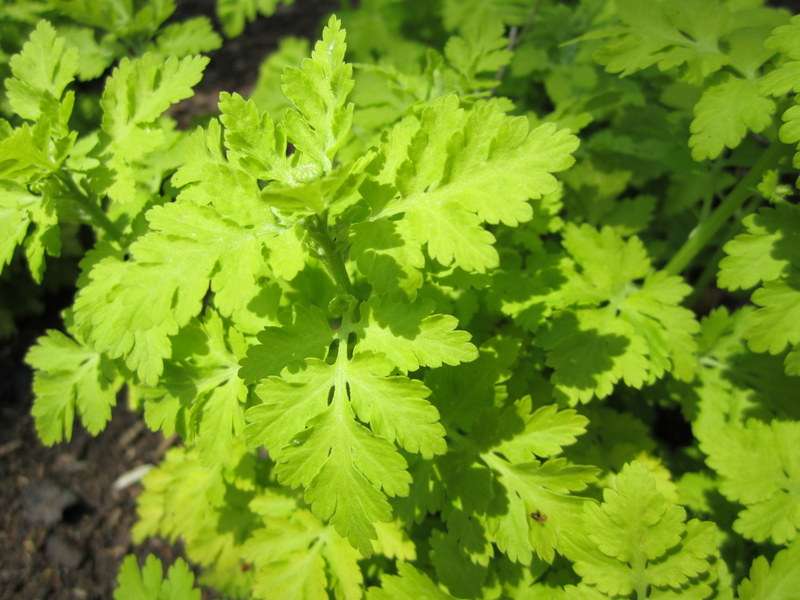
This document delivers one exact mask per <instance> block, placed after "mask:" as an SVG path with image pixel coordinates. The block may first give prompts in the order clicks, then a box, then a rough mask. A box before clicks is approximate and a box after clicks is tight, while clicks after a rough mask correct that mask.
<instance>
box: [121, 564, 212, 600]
mask: <svg viewBox="0 0 800 600" xmlns="http://www.w3.org/2000/svg"><path fill="white" fill-rule="evenodd" d="M114 600H200V590H199V589H198V588H195V587H194V573H192V572H191V571H190V570H189V567H188V566H187V564H186V563H185V562H184V561H183V559H181V558H178V559H177V560H176V561H175V562H174V563H173V565H172V566H171V567H170V568H169V571H168V572H167V577H166V579H164V571H163V568H162V566H161V561H160V560H159V559H158V558H156V557H155V556H153V555H152V554H148V555H147V559H146V561H145V564H144V567H142V569H141V571H140V570H139V565H138V563H137V561H136V557H135V556H134V555H133V554H129V555H128V556H126V557H125V560H124V561H123V562H122V567H121V569H120V572H119V576H118V577H117V588H116V589H115V590H114Z"/></svg>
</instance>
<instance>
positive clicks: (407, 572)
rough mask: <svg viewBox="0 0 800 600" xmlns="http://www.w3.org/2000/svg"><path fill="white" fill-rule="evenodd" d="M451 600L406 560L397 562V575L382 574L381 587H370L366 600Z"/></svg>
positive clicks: (451, 597)
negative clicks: (422, 599)
mask: <svg viewBox="0 0 800 600" xmlns="http://www.w3.org/2000/svg"><path fill="white" fill-rule="evenodd" d="M421 598H425V600H453V596H451V595H450V594H448V593H446V592H444V591H442V590H440V589H439V588H438V587H436V584H435V583H434V582H433V581H432V580H431V579H430V577H428V576H427V575H425V574H424V573H423V572H421V571H419V570H417V569H415V568H414V567H413V566H411V565H410V564H408V563H406V562H399V563H397V575H383V576H382V577H381V587H379V588H377V587H371V588H369V590H368V592H367V600H420V599H421Z"/></svg>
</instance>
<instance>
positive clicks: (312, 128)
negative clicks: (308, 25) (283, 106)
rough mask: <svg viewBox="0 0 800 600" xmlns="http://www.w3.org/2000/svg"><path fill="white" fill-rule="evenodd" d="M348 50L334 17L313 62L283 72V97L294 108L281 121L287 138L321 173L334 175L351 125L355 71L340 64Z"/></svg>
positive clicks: (344, 63)
mask: <svg viewBox="0 0 800 600" xmlns="http://www.w3.org/2000/svg"><path fill="white" fill-rule="evenodd" d="M346 47H347V46H346V44H345V32H344V30H343V29H342V28H341V22H340V21H339V20H338V19H336V17H333V16H332V17H331V18H330V20H329V21H328V25H327V26H326V27H325V29H324V30H323V32H322V39H321V40H320V41H318V42H317V43H316V45H315V46H314V51H313V52H312V53H311V58H310V59H309V58H307V59H305V60H303V62H302V63H301V65H300V68H294V67H287V68H286V69H285V70H284V72H283V93H284V94H286V97H287V98H288V99H289V100H291V101H292V102H293V103H294V106H295V108H291V109H289V110H287V111H286V112H285V113H284V115H283V122H282V124H283V127H284V128H285V130H286V135H287V136H288V138H289V140H290V141H291V142H292V144H294V146H295V147H296V148H297V149H298V150H299V151H300V152H301V153H303V154H305V155H306V156H308V157H309V158H311V159H312V160H314V161H315V162H316V164H317V165H319V166H320V167H321V168H322V171H323V172H325V173H328V172H330V171H331V170H332V169H333V159H334V156H335V155H336V152H337V151H338V150H339V148H340V147H341V146H342V145H343V144H344V142H345V140H346V138H347V135H348V133H349V132H350V125H351V124H352V121H353V105H352V104H347V96H348V95H349V94H350V91H351V90H352V89H353V67H352V66H351V65H350V64H348V63H346V62H345V61H344V53H345V49H346Z"/></svg>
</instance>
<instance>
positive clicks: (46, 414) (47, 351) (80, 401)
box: [25, 329, 122, 446]
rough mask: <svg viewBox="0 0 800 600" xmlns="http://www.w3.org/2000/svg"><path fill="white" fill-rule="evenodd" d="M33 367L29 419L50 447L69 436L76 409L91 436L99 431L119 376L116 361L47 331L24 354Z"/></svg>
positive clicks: (78, 341)
mask: <svg viewBox="0 0 800 600" xmlns="http://www.w3.org/2000/svg"><path fill="white" fill-rule="evenodd" d="M25 362H27V364H29V365H30V366H31V367H32V368H33V369H34V378H33V393H34V395H35V398H34V403H33V410H32V412H33V417H34V419H35V421H36V430H37V432H38V433H39V437H40V439H41V440H42V442H44V443H45V444H47V445H48V446H51V445H53V444H55V443H57V442H60V441H62V440H67V441H69V440H70V439H72V425H73V419H74V416H75V412H76V410H77V412H78V414H79V415H80V416H81V421H82V422H83V425H84V427H86V429H87V430H89V432H90V433H92V434H97V433H99V432H100V431H102V430H103V429H104V428H105V426H106V423H107V422H108V420H109V419H110V418H111V407H112V406H115V405H116V403H117V400H116V396H117V391H119V388H120V387H121V385H122V380H121V378H120V377H119V375H118V374H117V369H116V367H115V366H114V364H113V363H112V362H111V361H110V360H109V359H108V358H107V357H105V356H104V355H102V354H100V353H98V352H96V351H95V350H94V349H92V348H91V347H89V346H87V345H86V344H84V343H83V342H82V340H81V339H80V337H77V336H76V337H75V338H72V337H69V336H67V335H65V334H63V333H61V332H60V331H56V330H53V329H50V330H48V331H47V334H46V335H44V336H42V337H40V338H39V339H38V340H37V344H36V345H35V346H33V347H32V348H31V349H30V350H29V351H28V354H27V356H26V357H25Z"/></svg>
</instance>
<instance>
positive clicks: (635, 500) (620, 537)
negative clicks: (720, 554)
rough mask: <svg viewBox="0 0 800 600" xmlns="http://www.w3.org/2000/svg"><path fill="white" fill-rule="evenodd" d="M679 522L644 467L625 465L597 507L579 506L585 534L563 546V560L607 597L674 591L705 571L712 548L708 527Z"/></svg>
mask: <svg viewBox="0 0 800 600" xmlns="http://www.w3.org/2000/svg"><path fill="white" fill-rule="evenodd" d="M685 518H686V513H685V511H684V510H683V508H681V507H680V506H677V505H675V504H672V503H670V502H669V501H667V500H666V499H665V498H664V496H663V495H662V494H661V493H660V492H659V491H658V489H657V487H656V481H655V478H654V476H653V475H652V474H651V473H650V472H649V471H648V469H647V467H645V466H644V465H643V464H642V463H639V462H633V463H629V464H627V465H625V467H623V469H622V471H621V472H620V473H619V474H618V475H617V476H616V478H615V479H614V482H613V483H612V485H611V487H609V488H606V489H605V490H604V492H603V503H602V504H595V503H586V504H585V505H584V507H583V526H584V527H585V529H583V531H582V532H581V534H580V535H579V536H575V537H573V538H570V539H569V540H567V545H566V555H567V556H568V557H569V558H570V559H571V560H572V561H573V565H574V569H575V571H576V572H577V573H578V574H579V575H580V576H581V577H582V578H583V581H584V583H586V584H590V585H593V586H596V587H597V589H598V590H599V591H601V592H604V593H606V594H609V595H628V594H631V593H633V592H635V590H637V589H648V588H649V589H650V590H651V593H653V594H655V593H658V591H659V590H658V588H667V589H666V590H663V591H668V590H669V589H676V588H680V587H681V586H684V585H687V584H689V583H690V579H692V578H694V577H696V576H698V575H700V574H702V573H705V572H707V571H708V570H709V569H710V563H709V560H710V558H711V556H712V554H713V553H714V551H715V549H716V545H717V534H716V529H715V527H714V526H713V525H712V524H711V523H702V522H700V521H697V520H691V521H689V522H688V523H685V522H684V521H685Z"/></svg>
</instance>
